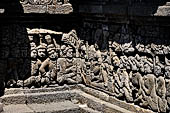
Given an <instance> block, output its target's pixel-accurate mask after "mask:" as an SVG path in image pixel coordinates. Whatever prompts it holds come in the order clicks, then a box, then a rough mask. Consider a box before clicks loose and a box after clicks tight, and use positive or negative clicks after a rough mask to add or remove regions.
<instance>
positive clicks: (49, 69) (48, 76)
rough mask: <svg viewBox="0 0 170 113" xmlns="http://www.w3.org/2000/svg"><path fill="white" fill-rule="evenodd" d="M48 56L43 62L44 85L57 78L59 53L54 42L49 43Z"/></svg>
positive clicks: (42, 80) (41, 70) (42, 81)
mask: <svg viewBox="0 0 170 113" xmlns="http://www.w3.org/2000/svg"><path fill="white" fill-rule="evenodd" d="M47 52H48V56H49V57H48V58H47V59H46V60H45V61H44V62H43V63H42V65H41V67H40V72H41V75H42V79H41V83H42V84H44V85H47V84H50V81H55V79H56V66H57V58H58V54H57V52H56V48H55V47H54V45H53V44H50V45H48V49H47Z"/></svg>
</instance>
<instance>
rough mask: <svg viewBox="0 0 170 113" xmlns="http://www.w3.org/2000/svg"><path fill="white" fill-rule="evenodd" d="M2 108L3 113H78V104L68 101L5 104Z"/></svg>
mask: <svg viewBox="0 0 170 113" xmlns="http://www.w3.org/2000/svg"><path fill="white" fill-rule="evenodd" d="M3 109H4V111H3V113H80V108H79V106H78V105H76V104H73V103H72V102H70V101H64V102H57V103H46V104H17V105H6V106H4V108H3Z"/></svg>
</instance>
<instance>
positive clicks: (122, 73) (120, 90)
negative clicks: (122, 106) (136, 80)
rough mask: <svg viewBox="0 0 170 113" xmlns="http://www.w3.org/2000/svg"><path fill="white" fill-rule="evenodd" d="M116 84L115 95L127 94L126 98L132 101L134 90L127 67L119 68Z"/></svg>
mask: <svg viewBox="0 0 170 113" xmlns="http://www.w3.org/2000/svg"><path fill="white" fill-rule="evenodd" d="M114 79H115V82H114V85H115V95H116V97H123V96H125V99H126V100H127V101H128V102H132V101H133V98H132V90H131V87H130V86H131V85H130V78H129V75H128V73H127V72H126V69H118V70H117V73H116V74H115V75H114Z"/></svg>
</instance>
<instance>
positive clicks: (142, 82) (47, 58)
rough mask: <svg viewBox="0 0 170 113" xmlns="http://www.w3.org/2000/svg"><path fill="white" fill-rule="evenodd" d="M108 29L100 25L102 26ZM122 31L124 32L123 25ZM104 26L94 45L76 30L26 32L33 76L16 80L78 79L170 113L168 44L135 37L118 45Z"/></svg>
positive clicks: (33, 83) (29, 83) (28, 83)
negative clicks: (81, 36)
mask: <svg viewBox="0 0 170 113" xmlns="http://www.w3.org/2000/svg"><path fill="white" fill-rule="evenodd" d="M105 28H106V29H105ZM108 29H109V28H108V27H106V26H104V28H103V29H102V30H108ZM121 29H122V30H123V31H122V32H123V33H128V32H127V30H126V29H127V26H126V27H122V28H121ZM102 30H96V31H95V32H94V33H92V34H93V35H95V36H94V37H95V38H94V43H93V44H91V43H89V41H88V40H81V39H80V38H79V37H78V36H77V33H76V30H72V31H70V32H69V33H62V32H54V31H50V30H44V29H36V30H35V29H33V30H28V35H29V36H28V38H29V40H30V47H31V75H29V77H28V78H26V79H25V80H24V81H23V80H18V81H17V83H16V84H17V85H18V87H31V88H34V87H47V86H49V85H50V84H58V85H64V84H79V83H82V84H86V85H90V86H93V87H98V88H102V89H103V90H107V91H110V92H111V93H113V95H114V96H115V97H116V98H119V99H121V100H125V101H127V102H130V103H135V104H137V105H139V106H141V107H144V108H148V109H151V110H153V111H155V112H168V111H169V110H170V108H169V106H170V93H169V92H170V88H169V86H170V60H169V58H168V54H169V46H167V45H160V44H154V43H151V44H142V43H134V42H133V40H130V41H129V42H128V41H124V43H122V42H118V41H114V38H113V40H110V36H109V34H108V33H107V32H106V31H105V32H103V31H102ZM96 32H97V33H96ZM57 35H58V37H56V36H57ZM59 35H60V36H59ZM96 35H97V36H96ZM101 37H106V39H105V41H104V42H103V43H104V44H105V45H104V46H101V45H99V44H100V43H101V42H99V40H100V41H101V40H102V38H101ZM134 37H135V36H134ZM121 38H123V35H122V36H121ZM37 39H38V41H35V40H37ZM108 40H109V41H108ZM135 42H137V41H136V40H135ZM101 48H102V49H101ZM13 67H15V66H13ZM11 69H13V68H11ZM14 70H15V69H14ZM9 71H10V70H9ZM12 72H13V73H15V71H12ZM13 75H15V74H13ZM16 76H17V75H16Z"/></svg>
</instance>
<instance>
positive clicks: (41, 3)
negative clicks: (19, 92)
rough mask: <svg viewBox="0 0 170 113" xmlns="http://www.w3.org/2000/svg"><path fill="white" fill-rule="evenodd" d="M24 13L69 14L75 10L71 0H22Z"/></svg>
mask: <svg viewBox="0 0 170 113" xmlns="http://www.w3.org/2000/svg"><path fill="white" fill-rule="evenodd" d="M20 3H21V4H22V6H23V9H24V13H50V14H69V13H71V12H73V8H72V5H71V4H70V3H69V0H20Z"/></svg>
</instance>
